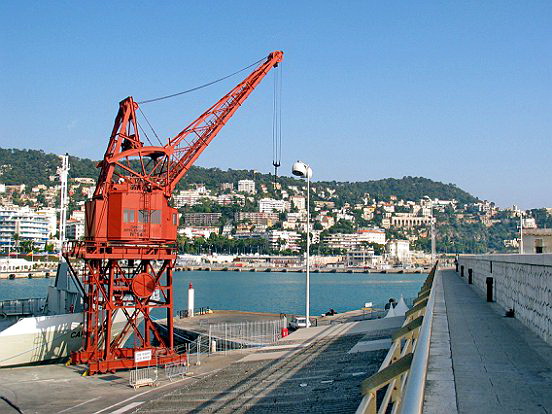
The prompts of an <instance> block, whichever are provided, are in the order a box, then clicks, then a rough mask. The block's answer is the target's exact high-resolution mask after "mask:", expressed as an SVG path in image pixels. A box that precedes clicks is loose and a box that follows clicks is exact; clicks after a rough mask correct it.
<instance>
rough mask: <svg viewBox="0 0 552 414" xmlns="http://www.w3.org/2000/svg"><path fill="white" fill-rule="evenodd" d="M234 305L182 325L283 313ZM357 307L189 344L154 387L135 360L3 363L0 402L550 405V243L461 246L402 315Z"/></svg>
mask: <svg viewBox="0 0 552 414" xmlns="http://www.w3.org/2000/svg"><path fill="white" fill-rule="evenodd" d="M232 313H233V312H232V311H225V312H222V313H220V314H219V315H216V312H215V313H214V314H212V315H205V316H202V317H201V318H199V319H197V320H196V321H193V322H192V321H191V320H185V319H182V320H175V324H176V325H180V328H181V329H183V330H196V331H197V333H199V334H201V333H203V334H205V333H206V332H207V331H206V330H205V325H204V324H202V322H201V320H202V319H203V320H207V319H209V318H211V319H212V318H215V319H213V321H216V322H217V323H233V322H234V323H235V322H236V320H237V319H236V318H234V317H233V316H235V317H236V316H237V315H238V314H239V315H240V316H239V318H238V319H240V318H241V320H242V322H243V321H244V320H245V319H250V318H253V319H254V320H256V321H258V322H262V321H263V320H264V321H270V320H271V319H274V318H276V319H278V318H279V317H281V315H270V314H259V315H254V314H247V313H235V314H234V315H232ZM361 315H362V314H361V312H360V311H356V312H351V313H348V314H341V315H336V317H329V318H327V319H324V322H323V323H320V325H319V326H318V327H311V328H308V329H299V330H297V331H295V332H292V333H291V334H290V335H289V336H286V337H283V338H279V340H278V341H277V342H276V343H275V344H273V345H269V346H263V347H256V346H253V347H249V348H247V347H246V348H244V349H239V350H236V349H226V350H223V351H219V350H218V348H217V349H216V350H215V351H217V352H211V353H209V347H208V345H206V346H205V348H203V350H202V351H201V352H197V349H196V352H195V353H193V352H192V353H191V354H190V356H189V363H190V366H189V367H188V371H187V373H186V375H183V376H182V377H181V378H179V379H177V380H176V381H173V382H171V381H160V382H159V386H158V387H151V388H149V387H148V388H146V389H143V388H140V389H138V390H134V389H132V388H131V387H129V375H130V373H129V372H117V373H116V374H111V375H98V376H92V377H86V376H81V374H82V373H83V372H84V367H79V366H73V367H65V366H62V365H56V364H50V365H44V366H36V367H20V368H10V369H3V370H2V371H1V375H2V383H1V384H0V397H2V399H1V400H0V412H1V413H4V412H6V413H12V412H17V411H15V410H14V409H13V408H12V406H11V405H10V404H13V405H15V406H17V407H18V408H20V409H21V411H22V412H25V413H42V412H54V411H55V412H71V413H84V412H93V413H96V414H100V413H108V412H116V413H133V412H134V413H169V412H171V413H172V412H183V413H184V412H198V413H199V412H215V411H216V412H222V413H224V412H248V413H249V412H252V413H268V412H289V413H293V412H302V413H303V412H304V413H308V412H313V413H314V412H330V413H331V412H349V413H357V414H364V413H368V414H372V413H376V412H386V411H387V410H394V412H398V413H404V414H411V413H428V414H436V413H439V414H440V413H452V414H455V413H461V414H467V413H470V414H471V413H476V414H477V413H486V414H487V413H516V412H531V413H550V412H552V352H551V351H552V335H551V333H552V326H551V323H552V322H551V321H552V255H484V256H461V257H460V258H459V263H458V269H457V270H456V269H451V268H441V269H439V270H437V271H436V272H432V273H431V274H430V276H429V277H428V279H427V280H426V282H425V283H424V285H423V286H422V288H421V289H420V292H419V295H418V298H417V299H416V300H415V301H414V306H413V307H412V308H411V309H410V310H409V311H408V312H407V313H406V315H405V317H401V316H399V317H391V318H382V319H376V320H362V318H361ZM216 318H218V319H216ZM194 324H195V327H194ZM196 342H199V341H196ZM161 370H162V368H160V369H159V372H161ZM159 376H160V378H162V374H161V373H160V374H159ZM8 402H9V404H8ZM3 403H5V404H4V405H2V404H3ZM376 410H377V411H376Z"/></svg>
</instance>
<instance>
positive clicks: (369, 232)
mask: <svg viewBox="0 0 552 414" xmlns="http://www.w3.org/2000/svg"><path fill="white" fill-rule="evenodd" d="M322 242H323V243H324V244H325V245H326V246H327V247H329V248H330V249H342V250H348V251H349V250H356V249H359V248H361V247H362V246H363V245H367V244H369V243H376V244H381V245H385V230H382V229H362V230H358V231H357V232H356V233H351V234H347V233H335V234H328V235H327V236H325V237H324V238H323V240H322Z"/></svg>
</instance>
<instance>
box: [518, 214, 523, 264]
mask: <svg viewBox="0 0 552 414" xmlns="http://www.w3.org/2000/svg"><path fill="white" fill-rule="evenodd" d="M519 254H523V212H522V213H521V214H520V215H519Z"/></svg>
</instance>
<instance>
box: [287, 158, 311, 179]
mask: <svg viewBox="0 0 552 414" xmlns="http://www.w3.org/2000/svg"><path fill="white" fill-rule="evenodd" d="M291 172H292V174H293V175H297V176H298V177H304V178H311V177H312V169H311V168H310V167H309V166H308V165H307V164H305V163H304V162H303V161H297V162H295V163H293V167H292V168H291Z"/></svg>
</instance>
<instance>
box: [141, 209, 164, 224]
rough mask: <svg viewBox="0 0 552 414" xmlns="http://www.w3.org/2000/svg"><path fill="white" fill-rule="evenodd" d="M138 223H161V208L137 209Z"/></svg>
mask: <svg viewBox="0 0 552 414" xmlns="http://www.w3.org/2000/svg"><path fill="white" fill-rule="evenodd" d="M138 223H151V224H161V210H138Z"/></svg>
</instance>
